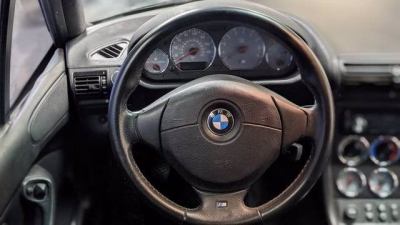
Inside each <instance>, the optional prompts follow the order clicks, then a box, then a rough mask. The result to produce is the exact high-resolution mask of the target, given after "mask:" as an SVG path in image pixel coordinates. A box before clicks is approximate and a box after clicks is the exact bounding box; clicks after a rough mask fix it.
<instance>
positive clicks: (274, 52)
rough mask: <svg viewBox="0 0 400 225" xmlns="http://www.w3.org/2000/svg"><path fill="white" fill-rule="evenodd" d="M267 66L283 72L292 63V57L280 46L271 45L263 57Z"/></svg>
mask: <svg viewBox="0 0 400 225" xmlns="http://www.w3.org/2000/svg"><path fill="white" fill-rule="evenodd" d="M265 58H266V60H267V63H268V65H269V66H270V67H271V68H272V69H274V70H277V71H281V70H284V69H286V68H288V67H289V66H290V64H291V63H292V61H293V55H292V54H291V53H290V52H289V51H288V50H287V49H286V48H284V47H283V46H282V45H280V44H274V45H272V46H271V47H270V48H269V49H268V51H267V54H266V55H265Z"/></svg>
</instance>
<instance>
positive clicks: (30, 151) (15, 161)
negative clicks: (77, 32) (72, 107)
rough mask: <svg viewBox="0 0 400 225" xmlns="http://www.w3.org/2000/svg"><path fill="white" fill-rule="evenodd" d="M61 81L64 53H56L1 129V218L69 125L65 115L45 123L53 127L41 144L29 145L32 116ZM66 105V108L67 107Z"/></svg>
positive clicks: (67, 117)
mask: <svg viewBox="0 0 400 225" xmlns="http://www.w3.org/2000/svg"><path fill="white" fill-rule="evenodd" d="M60 79H66V74H65V61H64V52H63V50H61V49H58V50H56V52H55V53H54V55H53V57H52V59H51V60H50V62H49V64H48V66H47V67H46V69H45V70H44V72H43V73H42V74H41V75H40V76H39V78H38V79H37V80H36V83H35V84H34V86H33V87H32V89H31V91H30V92H29V94H28V95H27V96H26V97H25V99H24V101H21V102H20V103H19V105H18V106H16V108H15V109H14V110H13V114H12V115H11V117H10V123H7V124H5V125H4V126H2V127H0V143H1V145H0V146H1V147H0V177H1V179H2V181H4V182H0V190H2V197H1V198H0V214H1V213H3V211H4V210H5V208H6V207H7V205H8V203H9V201H10V199H11V198H12V196H13V194H14V192H15V190H17V189H18V186H19V185H20V184H21V181H22V180H23V179H24V177H25V175H26V174H27V173H28V172H29V170H30V167H31V166H32V164H33V163H34V161H35V160H36V158H37V156H38V155H39V154H40V151H41V150H42V149H43V148H44V147H45V146H46V144H47V143H48V142H49V141H50V140H51V138H52V137H53V136H54V135H55V134H56V133H57V132H58V131H59V130H60V129H61V128H62V127H63V126H64V125H65V124H66V123H67V122H68V119H69V114H68V113H67V114H65V115H64V116H63V117H62V118H61V119H60V120H58V121H51V120H49V121H47V123H50V124H53V125H52V126H51V129H50V130H49V131H48V132H47V133H46V135H45V136H44V137H43V138H42V139H41V140H40V141H38V142H33V141H32V137H31V134H30V132H29V124H30V121H31V118H32V115H33V113H34V111H35V110H36V109H37V108H38V105H39V104H40V102H42V101H43V99H44V98H45V97H46V96H47V95H48V93H49V90H51V89H52V88H54V85H57V84H58V82H57V81H59V80H60ZM65 104H67V105H68V103H65ZM54 107H58V106H57V105H55V106H54Z"/></svg>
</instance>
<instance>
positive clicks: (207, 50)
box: [170, 28, 216, 70]
mask: <svg viewBox="0 0 400 225" xmlns="http://www.w3.org/2000/svg"><path fill="white" fill-rule="evenodd" d="M215 51H216V50H215V44H214V41H213V39H212V38H211V37H210V35H209V34H207V33H206V32H204V31H202V30H200V29H197V28H192V29H189V30H186V31H183V32H182V33H179V34H177V35H176V36H175V37H174V38H173V39H172V42H171V46H170V54H171V59H172V61H173V63H174V65H175V66H176V67H177V68H178V69H180V70H205V69H207V68H208V67H209V66H210V65H211V63H212V62H213V61H214V58H215Z"/></svg>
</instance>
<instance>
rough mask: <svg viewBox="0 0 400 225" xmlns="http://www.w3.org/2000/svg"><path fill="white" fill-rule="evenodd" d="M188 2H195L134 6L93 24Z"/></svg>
mask: <svg viewBox="0 0 400 225" xmlns="http://www.w3.org/2000/svg"><path fill="white" fill-rule="evenodd" d="M195 1H196V0H195ZM188 2H193V0H176V1H174V0H172V1H171V0H169V1H162V2H157V3H154V4H150V5H145V6H139V7H137V6H133V7H131V8H129V9H128V10H125V11H123V12H121V13H118V14H116V15H113V16H109V17H106V18H103V19H100V20H96V21H93V22H91V23H92V24H98V23H102V22H104V21H107V20H112V19H115V18H119V17H124V16H127V15H131V14H135V13H141V12H145V11H148V10H152V9H159V8H166V7H171V6H176V5H182V4H184V3H188Z"/></svg>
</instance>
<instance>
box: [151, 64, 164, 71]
mask: <svg viewBox="0 0 400 225" xmlns="http://www.w3.org/2000/svg"><path fill="white" fill-rule="evenodd" d="M148 63H149V64H150V65H151V67H153V69H154V70H156V71H160V70H161V68H160V66H159V65H158V64H155V63H152V62H148Z"/></svg>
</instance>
